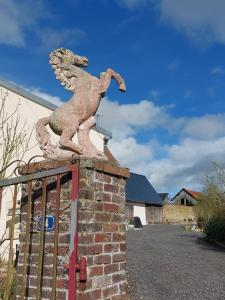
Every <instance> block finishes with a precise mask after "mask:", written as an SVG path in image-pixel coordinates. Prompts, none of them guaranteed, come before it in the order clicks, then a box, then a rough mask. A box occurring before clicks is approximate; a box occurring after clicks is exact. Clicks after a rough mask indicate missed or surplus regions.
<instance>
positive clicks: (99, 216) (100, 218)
mask: <svg viewBox="0 0 225 300" xmlns="http://www.w3.org/2000/svg"><path fill="white" fill-rule="evenodd" d="M110 220H111V214H110V213H95V221H96V222H110Z"/></svg>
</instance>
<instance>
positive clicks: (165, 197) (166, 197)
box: [159, 193, 172, 204]
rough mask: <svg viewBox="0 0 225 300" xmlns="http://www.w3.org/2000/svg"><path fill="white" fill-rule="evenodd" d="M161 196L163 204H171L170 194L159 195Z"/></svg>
mask: <svg viewBox="0 0 225 300" xmlns="http://www.w3.org/2000/svg"><path fill="white" fill-rule="evenodd" d="M159 196H160V197H161V199H162V201H163V204H171V203H172V198H171V196H170V194H169V193H159Z"/></svg>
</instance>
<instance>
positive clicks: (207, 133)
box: [183, 115, 225, 140]
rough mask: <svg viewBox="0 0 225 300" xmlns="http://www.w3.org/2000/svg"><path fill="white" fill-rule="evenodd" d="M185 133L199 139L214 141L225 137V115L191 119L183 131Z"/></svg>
mask: <svg viewBox="0 0 225 300" xmlns="http://www.w3.org/2000/svg"><path fill="white" fill-rule="evenodd" d="M183 133H185V134H188V135H190V136H192V137H195V138H198V139H207V140H210V139H213V138H215V137H218V136H221V135H224V136H225V115H204V116H202V117H197V118H191V119H189V120H187V123H186V125H185V127H184V129H183Z"/></svg>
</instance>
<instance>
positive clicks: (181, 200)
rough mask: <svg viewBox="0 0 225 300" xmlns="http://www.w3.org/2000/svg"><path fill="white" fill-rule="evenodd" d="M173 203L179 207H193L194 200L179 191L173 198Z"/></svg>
mask: <svg viewBox="0 0 225 300" xmlns="http://www.w3.org/2000/svg"><path fill="white" fill-rule="evenodd" d="M173 203H175V204H181V205H194V204H196V200H195V199H194V198H193V197H192V196H190V195H189V194H188V193H186V192H185V191H181V192H180V193H179V194H177V195H176V197H174V198H173Z"/></svg>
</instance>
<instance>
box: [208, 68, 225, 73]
mask: <svg viewBox="0 0 225 300" xmlns="http://www.w3.org/2000/svg"><path fill="white" fill-rule="evenodd" d="M210 74H212V75H224V74H225V70H224V68H222V67H216V68H213V69H212V70H211V72H210Z"/></svg>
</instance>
